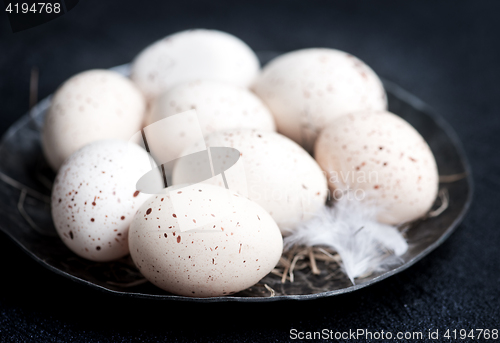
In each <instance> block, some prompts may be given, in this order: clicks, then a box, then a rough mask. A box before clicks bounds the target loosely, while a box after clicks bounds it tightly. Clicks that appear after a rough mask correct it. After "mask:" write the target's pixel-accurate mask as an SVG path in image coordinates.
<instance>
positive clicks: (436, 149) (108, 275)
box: [0, 53, 472, 302]
mask: <svg viewBox="0 0 500 343" xmlns="http://www.w3.org/2000/svg"><path fill="white" fill-rule="evenodd" d="M275 55H276V54H275V53H269V54H267V55H266V54H264V53H263V54H260V57H261V60H262V61H263V62H265V61H267V60H269V58H271V57H273V56H275ZM114 69H115V70H117V71H119V72H122V73H124V74H127V72H128V65H124V66H120V67H117V68H114ZM384 86H385V88H386V91H387V95H388V100H389V110H390V111H391V112H393V113H396V114H398V115H400V116H401V117H402V118H404V119H405V120H407V121H408V122H409V123H410V124H412V125H413V126H414V127H415V128H416V129H417V130H418V131H419V132H420V133H421V134H422V136H423V137H424V138H425V139H426V141H427V142H428V143H429V145H430V147H431V149H432V152H433V153H434V156H435V158H436V161H437V164H438V168H439V172H440V174H441V175H452V174H461V173H465V174H466V177H465V178H463V179H461V180H459V181H456V182H453V183H447V184H441V185H440V187H441V188H443V187H446V188H447V190H448V192H449V206H448V208H447V209H446V211H444V212H443V213H442V214H441V215H440V216H438V217H436V218H430V219H427V220H425V221H421V222H419V223H416V224H415V225H413V227H412V228H411V229H410V230H409V231H408V233H407V239H408V242H409V245H410V248H409V250H408V252H407V253H406V254H405V255H404V256H402V258H403V261H404V262H403V264H401V265H399V266H397V267H394V268H393V269H391V270H389V271H386V272H384V273H379V274H374V275H370V276H369V277H366V278H363V279H357V280H356V281H357V282H356V285H352V283H351V282H350V281H349V279H348V278H347V277H345V276H344V275H343V274H342V273H340V272H339V270H338V268H337V270H335V269H332V267H331V266H321V265H320V266H319V267H320V268H321V269H322V273H321V274H320V275H313V274H312V273H311V272H310V270H309V269H308V268H305V269H303V270H301V271H297V272H295V273H294V275H295V281H294V282H293V283H290V282H286V283H284V284H282V283H281V280H280V278H279V277H278V276H275V275H272V274H269V275H268V276H266V277H265V278H264V279H263V280H261V282H259V283H258V284H257V285H255V286H253V287H251V288H248V289H246V290H244V291H242V292H240V293H237V294H234V295H232V296H226V297H214V298H189V297H183V296H176V295H172V294H169V293H166V292H164V291H162V290H161V289H159V288H157V287H155V286H154V285H152V284H150V283H149V282H147V283H142V284H138V285H136V286H132V287H123V286H120V284H122V285H123V284H127V283H128V284H130V283H132V284H134V283H135V282H136V281H138V280H141V279H142V276H141V275H140V273H139V271H138V270H137V269H136V268H135V267H134V266H133V263H132V261H131V259H130V257H127V258H124V259H121V260H119V261H115V262H111V263H97V262H91V261H87V260H85V259H83V258H80V257H78V256H77V255H75V254H73V253H72V252H71V251H70V250H69V249H68V248H66V246H65V245H64V244H63V243H62V241H61V240H60V239H59V237H58V236H57V234H56V232H55V228H54V226H53V223H52V219H51V215H50V207H49V205H48V204H47V203H45V202H44V201H42V200H40V199H38V198H37V197H34V196H32V195H30V193H29V192H28V193H26V194H25V193H23V192H22V191H21V190H20V189H19V187H18V188H16V187H14V186H13V185H14V183H15V182H14V181H12V180H15V181H17V182H18V183H19V184H22V185H24V186H26V187H29V188H30V189H32V190H34V191H36V192H38V193H41V194H44V195H46V196H50V189H49V187H48V186H47V185H48V182H47V181H49V183H50V181H52V180H53V178H54V177H55V175H54V173H53V172H52V171H51V170H50V168H49V167H48V166H47V163H46V161H45V160H44V157H43V154H42V151H41V147H40V127H41V125H42V123H43V118H44V114H45V111H46V109H47V108H48V106H49V104H50V97H49V98H47V99H44V100H43V101H41V102H40V103H39V104H38V105H37V106H35V107H34V108H33V109H32V111H31V112H30V113H28V114H27V115H25V116H24V117H22V118H21V119H20V120H19V121H17V122H16V123H15V124H14V125H13V126H12V127H11V128H10V129H9V130H8V131H7V133H6V134H5V136H4V137H3V139H2V141H1V143H0V172H1V173H2V174H3V175H2V174H0V176H1V177H2V178H1V179H0V218H1V223H0V230H2V231H3V232H5V233H6V234H7V235H8V236H10V237H11V238H12V239H13V240H14V241H15V242H16V243H17V244H18V245H19V246H20V247H21V248H23V249H24V251H26V253H28V255H30V256H31V257H32V258H33V259H35V260H36V261H38V262H39V263H41V264H42V265H43V266H45V267H47V268H48V269H49V270H51V271H54V272H56V273H59V274H61V275H64V276H66V277H68V278H70V279H73V280H74V281H78V282H81V283H84V284H86V285H88V286H90V287H94V288H97V289H99V290H102V291H105V292H108V293H110V294H115V295H122V296H129V297H135V298H154V299H158V300H184V301H203V302H218V301H246V302H252V301H253V302H261V301H276V300H286V299H295V300H305V299H313V298H319V297H325V296H333V295H337V294H342V293H347V292H352V291H355V290H357V289H360V288H363V287H367V286H369V285H371V284H373V283H375V282H378V281H380V280H383V279H385V278H387V277H389V276H391V275H394V274H396V273H398V272H400V271H402V270H404V269H406V268H408V267H410V266H411V265H413V264H414V263H415V262H417V261H418V260H420V259H421V258H422V257H424V256H425V255H427V254H428V253H429V252H431V251H432V250H434V249H435V248H436V247H438V246H439V245H440V244H441V243H442V242H443V241H444V240H445V239H446V238H447V237H448V236H449V235H450V234H451V233H452V232H453V230H454V229H455V228H456V227H457V225H458V224H459V222H460V221H461V219H462V218H463V216H464V215H465V213H466V211H467V210H468V208H469V205H470V202H471V199H472V177H471V171H470V166H469V164H468V162H467V159H466V157H465V155H464V151H463V149H462V147H461V143H460V141H459V140H458V138H457V136H456V134H455V133H454V131H453V130H452V129H451V127H450V126H449V125H448V124H447V123H446V122H445V121H444V120H443V118H442V117H440V116H439V115H437V114H435V113H434V112H433V111H431V110H430V109H429V107H428V106H427V105H426V104H424V103H423V102H422V101H420V100H419V99H417V98H416V97H414V96H413V95H411V94H409V93H407V92H406V91H404V90H403V89H401V88H400V87H398V86H397V85H395V84H393V83H391V82H389V81H384ZM18 186H19V185H18ZM34 195H36V194H34ZM20 201H21V202H22V203H23V208H22V209H24V211H25V212H26V214H27V217H29V218H30V219H31V220H32V221H33V222H34V224H35V226H34V225H33V223H31V224H30V223H29V222H28V221H29V219H27V217H26V216H23V214H22V213H21V211H20V209H19V203H20ZM22 209H21V210H22ZM320 263H322V262H320ZM332 273H334V277H331V275H332ZM329 276H330V277H329ZM264 283H265V284H267V285H268V286H270V287H271V288H272V289H274V291H275V292H276V293H275V295H274V296H272V297H271V294H270V292H269V291H268V289H266V288H265V287H264V285H263V284H264Z"/></svg>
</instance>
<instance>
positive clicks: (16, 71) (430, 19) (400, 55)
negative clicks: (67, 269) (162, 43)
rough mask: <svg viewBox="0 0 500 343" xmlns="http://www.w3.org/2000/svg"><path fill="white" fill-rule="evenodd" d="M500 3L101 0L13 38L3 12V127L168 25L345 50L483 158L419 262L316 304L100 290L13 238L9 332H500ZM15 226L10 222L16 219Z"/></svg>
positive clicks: (190, 336) (144, 336) (102, 336)
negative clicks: (466, 196) (460, 217)
mask: <svg viewBox="0 0 500 343" xmlns="http://www.w3.org/2000/svg"><path fill="white" fill-rule="evenodd" d="M499 16H500V1H436V0H434V1H305V0H304V1H290V0H289V1H283V2H276V1H252V2H244V1H215V0H212V1H176V2H168V1H157V2H154V1H123V0H122V1H108V0H106V1H90V0H82V1H80V3H79V4H78V5H77V6H76V7H75V8H74V9H73V10H72V11H70V12H69V13H68V14H66V15H64V16H62V17H60V18H58V19H55V20H53V21H51V22H49V23H47V24H44V25H42V26H38V27H35V28H33V29H30V30H27V31H23V32H19V33H16V34H13V33H12V32H11V29H10V27H9V23H8V20H7V16H6V15H5V13H0V134H3V133H4V132H5V131H6V130H7V128H8V127H9V126H10V125H11V124H12V123H14V121H16V120H17V119H18V118H20V117H21V116H22V115H23V114H24V113H25V112H26V111H27V110H28V103H29V78H30V71H31V68H32V67H33V66H37V67H38V68H39V70H40V82H39V86H40V88H39V98H40V99H41V98H42V97H45V96H47V95H49V94H50V93H52V92H53V91H54V90H55V89H56V87H57V86H58V85H59V84H61V83H62V82H63V81H64V80H66V79H67V78H69V77H70V76H72V75H73V74H75V73H78V72H80V71H83V70H86V69H91V68H109V67H112V66H115V65H119V64H122V63H126V62H129V61H131V60H132V59H133V57H134V56H135V55H136V54H137V53H138V52H139V51H141V49H143V48H144V47H146V46H147V45H149V44H150V43H152V42H153V41H155V40H157V39H159V38H162V37H164V36H165V35H167V34H170V33H173V32H176V31H179V30H183V29H188V28H193V27H204V28H214V29H219V30H223V31H227V32H229V33H232V34H234V35H236V36H238V37H240V38H241V39H243V40H244V41H245V42H247V43H248V44H249V45H250V46H251V47H252V48H253V49H254V50H256V51H283V52H284V51H290V50H295V49H300V48H306V47H320V46H321V47H333V48H337V49H341V50H345V51H347V52H350V53H351V54H353V55H356V56H358V57H359V58H361V59H362V60H364V61H365V62H366V63H367V64H368V65H370V66H371V67H372V68H373V69H374V70H375V71H376V72H377V73H378V74H379V75H380V76H382V77H383V78H386V79H388V80H391V81H394V82H396V83H397V84H399V85H400V86H402V87H403V88H405V89H406V90H408V91H409V92H411V93H413V94H415V95H416V96H417V97H419V98H421V99H422V100H424V101H425V102H427V103H428V104H429V105H430V106H431V107H433V108H434V109H435V111H436V112H438V113H440V114H441V115H442V116H443V117H445V119H446V120H447V121H448V122H449V123H450V124H451V125H452V126H453V127H454V129H455V130H456V131H457V134H458V136H459V137H460V139H461V140H462V142H463V144H464V147H465V150H466V153H467V155H468V158H469V160H470V162H471V165H472V170H473V174H474V181H475V194H474V200H473V204H472V207H471V209H470V211H469V213H468V215H467V216H466V218H465V219H464V221H463V223H462V224H461V225H460V226H459V227H458V229H457V230H456V232H455V233H454V234H453V235H452V236H451V237H450V238H449V239H448V240H447V241H446V242H445V243H444V244H443V245H442V246H440V247H439V248H438V249H437V250H436V251H434V252H432V253H431V254H430V255H428V256H427V257H425V258H424V259H423V260H422V261H420V262H418V263H417V264H416V265H414V266H413V267H411V268H409V269H408V270H406V271H404V272H402V273H400V274H398V275H395V276H393V277H391V278H389V279H387V280H385V281H383V282H380V283H378V284H375V285H373V286H370V287H368V288H365V289H362V290H360V291H356V292H355V293H352V294H348V295H342V296H336V297H332V298H323V299H319V300H314V301H303V302H297V301H293V302H292V301H290V302H280V303H267V304H259V303H256V304H245V303H227V304H215V303H212V304H210V303H206V304H192V303H184V302H171V301H156V302H155V301H138V300H132V299H128V298H121V297H116V296H113V295H109V294H104V293H101V292H99V291H95V290H92V289H89V288H87V287H85V286H82V285H80V284H76V283H74V282H72V281H69V280H67V279H65V278H63V277H61V276H58V275H56V274H54V273H52V272H50V271H48V270H46V269H44V268H43V267H41V266H40V265H38V264H37V263H36V262H34V261H33V260H31V259H30V258H29V257H28V256H27V255H25V254H24V253H23V252H22V251H21V250H20V249H19V248H18V247H17V246H16V245H15V244H14V243H13V242H11V241H10V240H9V239H8V238H7V236H5V235H3V234H0V263H1V274H0V275H1V276H0V342H3V341H6V342H10V341H19V342H24V341H34V342H35V341H36V342H44V341H47V342H57V341H61V342H69V341H82V342H94V341H95V342H97V341H99V342H121V341H123V342H129V341H134V342H138V341H140V342H156V341H168V342H193V341H198V340H205V341H209V342H213V341H224V342H236V341H237V342H258V341H262V342H272V341H285V340H288V337H289V330H290V329H291V328H296V329H298V330H321V329H323V328H328V329H332V330H336V331H346V330H349V329H353V330H355V329H358V328H366V329H369V330H372V331H381V330H384V331H391V332H393V333H394V334H395V333H396V332H397V331H423V332H424V334H425V335H426V333H427V332H428V330H433V331H435V330H436V329H439V331H440V332H441V333H443V332H444V331H445V330H446V329H469V330H470V329H493V328H497V329H500V300H499V298H500V265H499V262H500V252H499V250H498V247H499V245H500V211H499V209H498V207H499V204H500V192H499V191H500V181H499V176H500V158H499V153H498V149H499V148H500V144H499V143H500V138H499V131H500V86H499V84H500V20H499V19H498V17H499ZM0 221H1V218H0Z"/></svg>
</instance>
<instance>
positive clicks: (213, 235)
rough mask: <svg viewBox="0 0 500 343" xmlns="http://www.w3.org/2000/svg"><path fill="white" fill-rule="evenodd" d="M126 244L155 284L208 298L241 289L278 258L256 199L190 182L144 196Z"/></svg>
mask: <svg viewBox="0 0 500 343" xmlns="http://www.w3.org/2000/svg"><path fill="white" fill-rule="evenodd" d="M189 223H190V224H189ZM129 245H130V255H131V256H132V259H133V260H134V263H135V264H136V266H137V268H138V269H139V270H140V271H141V273H142V274H143V275H144V276H145V277H146V278H147V279H148V280H149V281H151V282H152V283H153V284H155V285H156V286H158V287H160V288H162V289H164V290H165V291H167V292H171V293H174V294H178V295H183V296H190V297H213V296H223V295H230V294H233V293H236V292H238V291H241V290H244V289H246V288H248V287H250V286H252V285H254V284H255V283H257V282H258V281H259V280H260V279H262V278H263V277H264V276H265V275H267V274H268V273H269V272H270V271H271V270H272V269H273V268H274V267H275V266H276V264H277V263H278V260H279V258H280V257H281V253H282V249H283V240H282V236H281V233H280V231H279V229H278V226H277V225H276V223H275V222H274V221H273V219H272V218H271V217H270V216H269V214H268V213H267V212H266V211H265V210H264V209H263V208H262V207H260V206H259V205H257V204H256V203H255V202H253V201H251V200H249V199H247V198H245V197H243V196H241V195H239V194H237V193H235V192H232V191H229V190H226V189H224V188H220V187H216V186H211V185H206V184H195V185H191V186H187V187H183V188H179V189H176V190H174V191H171V192H169V194H164V195H155V196H152V197H151V198H150V199H149V200H148V201H146V202H145V203H144V204H143V205H142V206H141V208H140V209H139V211H138V212H137V215H136V216H135V218H134V220H133V222H132V224H131V226H130V231H129Z"/></svg>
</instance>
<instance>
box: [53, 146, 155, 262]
mask: <svg viewBox="0 0 500 343" xmlns="http://www.w3.org/2000/svg"><path fill="white" fill-rule="evenodd" d="M150 168H151V167H150V163H149V157H148V155H147V153H146V151H145V150H143V149H142V148H140V147H139V146H137V145H135V144H129V143H128V142H126V141H121V140H101V141H97V142H94V143H90V144H88V145H86V146H85V147H83V148H82V149H80V150H78V151H76V152H75V153H74V154H72V155H71V156H70V157H69V158H68V159H67V160H66V162H65V163H64V164H63V165H62V167H61V169H60V170H59V172H58V173H57V176H56V179H55V181H54V186H53V189H52V197H51V210H52V218H53V221H54V225H55V227H56V230H57V233H58V234H59V236H60V237H61V239H62V241H63V242H64V244H66V246H67V247H68V248H70V249H71V250H72V251H73V252H75V253H76V254H77V255H79V256H81V257H84V258H86V259H89V260H92V261H111V260H115V259H118V258H120V257H123V256H125V255H127V254H128V252H129V248H128V228H129V225H130V223H131V222H132V219H133V217H134V215H135V213H136V211H137V209H138V208H139V206H141V205H142V203H143V202H144V201H146V200H147V199H148V197H149V196H148V195H146V194H142V193H140V192H139V191H136V188H135V185H136V182H137V180H138V179H139V178H140V177H141V176H142V175H143V174H145V173H146V172H147V171H149V170H150Z"/></svg>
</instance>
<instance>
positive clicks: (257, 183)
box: [173, 129, 328, 231]
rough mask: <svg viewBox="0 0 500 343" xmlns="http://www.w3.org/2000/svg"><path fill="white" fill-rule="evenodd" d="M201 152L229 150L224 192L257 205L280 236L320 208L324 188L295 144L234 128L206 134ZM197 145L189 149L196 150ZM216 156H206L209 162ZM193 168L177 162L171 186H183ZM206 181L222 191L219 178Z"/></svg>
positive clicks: (318, 170)
mask: <svg viewBox="0 0 500 343" xmlns="http://www.w3.org/2000/svg"><path fill="white" fill-rule="evenodd" d="M205 142H206V145H207V147H230V148H235V149H237V150H238V151H239V152H240V155H241V157H240V159H239V160H238V161H237V162H236V164H234V166H232V167H231V168H229V169H228V170H227V171H226V172H225V178H226V183H227V184H228V187H229V188H231V189H233V190H235V191H237V192H238V193H240V194H242V195H244V196H247V197H248V198H250V199H251V200H253V201H255V202H257V203H258V204H259V205H261V206H262V207H263V208H264V209H265V210H266V211H268V212H269V213H270V214H271V216H272V217H273V219H274V220H275V221H276V222H277V223H278V226H279V227H280V228H281V229H282V230H283V231H285V230H286V231H288V230H293V229H294V228H295V227H296V226H297V225H298V224H299V223H301V222H302V221H305V220H307V219H309V218H311V217H312V216H314V215H315V214H316V213H317V211H318V210H319V209H320V208H321V207H322V206H323V205H324V203H325V200H326V197H327V193H328V188H327V182H326V178H325V175H324V174H323V172H322V170H321V168H320V167H319V165H318V164H317V163H316V161H315V160H314V159H313V158H312V157H311V156H310V155H309V154H308V153H307V152H306V151H305V150H304V149H303V148H302V147H300V146H299V145H298V144H297V143H295V142H294V141H292V140H290V139H288V138H286V137H285V136H283V135H281V134H278V133H276V132H272V131H262V130H252V129H234V130H226V131H218V132H214V133H211V134H209V135H208V136H207V137H206V139H205ZM201 144H202V143H201V142H200V143H197V145H196V146H194V147H193V148H192V149H193V150H194V151H199V150H201ZM215 158H217V156H212V160H214V159H215ZM193 167H194V166H192V165H190V164H186V165H185V164H184V163H183V161H179V162H178V163H177V164H176V166H175V167H174V171H173V182H174V184H178V183H184V182H187V180H185V177H186V176H189V175H190V173H189V170H188V169H192V168H193ZM206 182H208V183H212V184H216V185H219V186H224V185H225V181H224V179H223V178H222V176H221V175H216V176H214V177H213V178H211V179H209V180H207V181H206Z"/></svg>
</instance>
